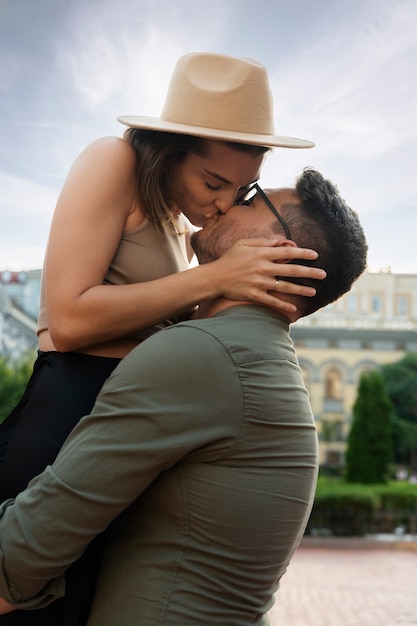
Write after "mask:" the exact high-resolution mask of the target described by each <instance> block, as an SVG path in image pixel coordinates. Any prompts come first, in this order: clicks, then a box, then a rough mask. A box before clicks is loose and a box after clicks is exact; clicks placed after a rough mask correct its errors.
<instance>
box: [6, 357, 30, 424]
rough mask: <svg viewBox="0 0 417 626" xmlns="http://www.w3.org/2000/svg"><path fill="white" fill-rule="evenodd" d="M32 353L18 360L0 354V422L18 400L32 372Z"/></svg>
mask: <svg viewBox="0 0 417 626" xmlns="http://www.w3.org/2000/svg"><path fill="white" fill-rule="evenodd" d="M33 361H34V358H33V355H32V354H30V355H28V356H27V357H26V358H24V359H22V360H21V361H19V362H16V363H15V362H12V361H10V360H9V359H7V358H6V357H2V356H0V422H2V421H3V420H4V418H5V417H6V416H7V415H8V414H9V413H10V411H11V410H12V409H13V407H14V406H16V404H17V403H18V402H19V400H20V398H21V396H22V395H23V392H24V390H25V387H26V384H27V382H28V380H29V377H30V375H31V373H32V368H33Z"/></svg>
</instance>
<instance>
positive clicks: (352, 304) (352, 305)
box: [347, 293, 358, 313]
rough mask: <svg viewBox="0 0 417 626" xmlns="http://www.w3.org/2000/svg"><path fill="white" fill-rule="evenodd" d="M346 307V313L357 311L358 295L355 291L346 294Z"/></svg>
mask: <svg viewBox="0 0 417 626" xmlns="http://www.w3.org/2000/svg"><path fill="white" fill-rule="evenodd" d="M347 309H348V313H357V312H358V295H357V294H356V293H350V294H348V297H347Z"/></svg>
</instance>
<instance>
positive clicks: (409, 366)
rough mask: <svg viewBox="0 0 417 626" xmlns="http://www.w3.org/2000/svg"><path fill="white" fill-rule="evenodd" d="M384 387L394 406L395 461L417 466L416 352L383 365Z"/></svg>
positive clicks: (416, 468)
mask: <svg viewBox="0 0 417 626" xmlns="http://www.w3.org/2000/svg"><path fill="white" fill-rule="evenodd" d="M381 373H382V376H383V379H384V384H385V389H386V390H387V393H388V395H389V397H390V399H391V402H392V404H393V406H394V418H393V444H394V455H395V461H396V462H397V463H399V464H405V465H411V467H412V468H413V469H414V470H417V354H416V353H409V354H406V355H405V356H404V357H403V358H402V359H401V360H400V361H397V362H396V363H390V364H389V365H384V366H383V367H382V368H381Z"/></svg>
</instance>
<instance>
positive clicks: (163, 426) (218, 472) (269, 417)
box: [0, 170, 367, 626]
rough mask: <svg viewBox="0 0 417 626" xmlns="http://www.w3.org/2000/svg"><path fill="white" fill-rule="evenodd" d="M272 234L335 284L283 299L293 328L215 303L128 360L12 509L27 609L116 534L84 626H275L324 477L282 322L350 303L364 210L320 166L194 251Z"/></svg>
mask: <svg viewBox="0 0 417 626" xmlns="http://www.w3.org/2000/svg"><path fill="white" fill-rule="evenodd" d="M271 201H272V203H273V204H271ZM271 211H272V212H273V213H274V215H272V213H271ZM271 232H272V233H273V234H274V236H277V234H278V235H279V236H280V240H281V241H280V245H288V246H293V245H296V244H297V245H299V246H302V247H311V248H314V249H315V250H317V251H318V253H319V260H318V263H319V265H320V267H323V268H324V269H325V270H326V272H327V278H326V279H325V280H323V281H316V284H315V285H314V286H315V288H316V290H317V293H316V296H314V297H312V298H307V297H305V298H302V297H298V296H297V297H296V296H290V295H288V296H287V297H288V299H289V300H290V301H292V302H294V303H296V304H297V307H298V309H297V312H296V313H293V314H288V319H287V318H285V319H284V317H283V316H282V315H281V314H279V313H277V312H276V311H274V310H272V309H268V308H266V307H262V306H259V305H254V304H252V303H237V302H232V301H229V300H226V299H216V300H214V301H210V302H206V303H204V304H203V305H202V306H201V308H200V315H201V316H202V318H201V319H198V320H195V321H190V322H184V323H181V324H178V325H177V326H175V327H173V328H170V329H167V330H164V331H161V332H159V333H157V334H156V335H154V336H153V337H151V338H150V339H148V340H147V341H145V342H144V343H142V344H141V345H140V346H139V347H138V348H137V349H135V350H133V351H132V352H131V353H130V354H129V355H128V356H127V357H126V358H125V359H123V361H122V362H121V364H120V365H119V366H118V367H117V369H116V370H115V372H114V374H113V375H112V376H111V378H110V379H109V380H108V382H107V383H106V384H105V385H104V387H103V390H102V392H101V393H100V395H99V397H98V399H97V402H96V405H95V407H94V409H93V411H92V413H91V414H90V415H89V416H87V417H85V418H84V419H83V420H82V421H81V422H80V424H79V425H78V426H77V427H76V428H75V430H74V431H73V433H72V434H71V436H70V437H69V439H68V440H67V442H66V444H65V445H64V447H63V449H62V451H61V453H60V454H59V456H58V458H57V460H56V461H55V463H54V464H53V465H52V467H48V468H47V469H46V470H45V471H44V472H43V474H41V475H40V476H39V477H37V478H35V479H34V480H33V481H32V483H31V484H30V486H29V487H28V489H27V490H26V491H25V492H23V493H22V494H20V495H19V496H18V497H17V498H16V500H15V502H14V503H13V501H9V502H8V503H5V504H4V505H3V508H2V518H1V519H0V544H1V551H0V557H1V568H0V595H1V596H2V597H4V598H5V599H6V600H7V601H8V602H11V603H12V604H13V605H14V606H15V607H16V608H23V609H25V608H27V609H28V608H36V607H40V606H42V604H43V603H44V602H47V601H49V600H51V599H52V598H54V597H57V596H59V595H62V593H63V592H64V578H63V577H62V574H63V572H64V571H65V569H66V568H67V567H68V565H69V564H70V563H71V562H72V561H74V560H76V559H77V558H78V557H79V556H80V554H81V553H82V552H83V550H84V549H85V547H86V545H87V544H88V542H89V541H90V540H91V539H92V538H93V537H94V536H95V535H97V534H98V533H100V532H101V531H103V530H104V529H105V528H106V527H107V526H108V525H109V524H110V523H111V522H113V523H111V525H110V528H109V530H108V532H107V547H106V549H105V552H104V556H103V561H102V564H101V570H100V576H99V580H98V584H97V589H96V595H95V600H94V604H93V607H92V611H91V614H90V618H89V621H88V625H89V626H98V625H100V626H114V625H115V624H117V625H118V626H132V625H133V624H134V625H135V626H152V625H153V624H163V625H164V626H166V625H168V624H169V625H177V626H191V625H194V624H198V625H199V626H201V625H205V626H211V625H215V624H221V625H222V626H225V625H227V626H233V625H235V624H236V625H239V626H244V625H245V624H258V625H263V624H267V623H268V620H267V617H266V613H267V611H268V610H269V609H270V608H271V606H272V603H273V594H274V592H275V591H276V589H277V587H278V584H279V580H280V578H281V576H282V575H283V574H284V572H285V570H286V568H287V565H288V562H289V560H290V559H291V556H292V554H293V553H294V550H295V549H296V547H297V546H298V544H299V542H300V540H301V537H302V535H303V532H304V529H305V526H306V523H307V519H308V516H309V513H310V510H311V506H312V503H313V498H314V490H315V483H316V475H317V467H318V461H317V438H316V432H315V426H314V419H313V416H312V413H311V408H310V405H309V401H308V396H307V392H306V389H305V387H304V384H303V381H302V376H301V371H300V368H299V366H298V362H297V359H296V356H295V353H294V348H293V345H292V342H291V339H290V336H289V323H290V322H293V321H295V320H296V319H298V318H299V317H301V316H303V315H308V314H310V313H312V312H313V311H314V310H316V309H317V308H319V307H322V306H325V305H326V304H328V303H329V302H332V301H334V300H335V299H337V298H338V297H340V296H341V295H342V294H343V293H345V292H346V291H347V290H349V289H350V287H351V285H352V283H353V281H354V280H356V278H357V277H358V276H359V275H360V274H361V273H362V272H363V270H364V268H365V264H366V251H367V246H366V241H365V237H364V234H363V231H362V228H361V226H360V224H359V221H358V218H357V216H356V214H355V213H354V212H353V211H352V210H351V209H349V208H348V207H347V206H346V204H345V203H344V201H343V200H342V199H341V197H340V195H339V194H338V192H337V190H336V189H335V187H334V186H333V185H332V184H331V183H330V182H328V181H326V180H324V179H323V177H322V176H321V175H320V174H319V173H318V172H315V171H313V170H306V171H304V172H303V174H302V175H301V176H300V177H299V179H298V181H297V184H296V187H295V189H281V190H276V191H274V192H272V193H270V196H269V198H268V197H267V196H265V195H264V194H263V192H262V191H261V190H260V189H259V188H258V189H257V194H256V196H255V197H254V198H253V199H252V200H250V201H248V203H247V204H246V205H243V206H242V205H241V206H235V207H233V208H232V209H230V210H229V211H228V212H227V213H226V214H224V215H222V214H219V215H217V216H215V217H214V218H213V219H212V220H210V221H209V222H208V223H207V224H205V227H204V229H203V230H201V231H199V232H198V233H196V234H195V235H194V236H193V247H194V249H195V251H196V254H197V256H198V258H199V260H200V262H208V261H209V260H213V259H215V258H217V257H218V256H219V255H221V254H222V253H223V252H224V251H225V250H226V249H227V248H228V247H229V246H230V245H231V244H232V243H233V242H235V241H236V240H238V239H241V238H243V237H248V236H251V237H263V236H267V235H269V236H270V235H271ZM283 232H285V233H286V234H283ZM294 242H295V243H294ZM281 297H282V294H281ZM116 518H117V519H116ZM113 520H114V521H113ZM7 606H8V605H7V603H5V604H4V607H6V608H7Z"/></svg>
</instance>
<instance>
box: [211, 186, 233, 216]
mask: <svg viewBox="0 0 417 626" xmlns="http://www.w3.org/2000/svg"><path fill="white" fill-rule="evenodd" d="M235 199H236V192H235V191H230V192H229V193H224V194H222V195H221V196H219V197H218V198H216V200H215V201H214V206H215V207H216V209H217V210H218V211H220V212H221V213H227V211H228V210H229V209H231V208H232V206H233V205H234V203H235Z"/></svg>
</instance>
